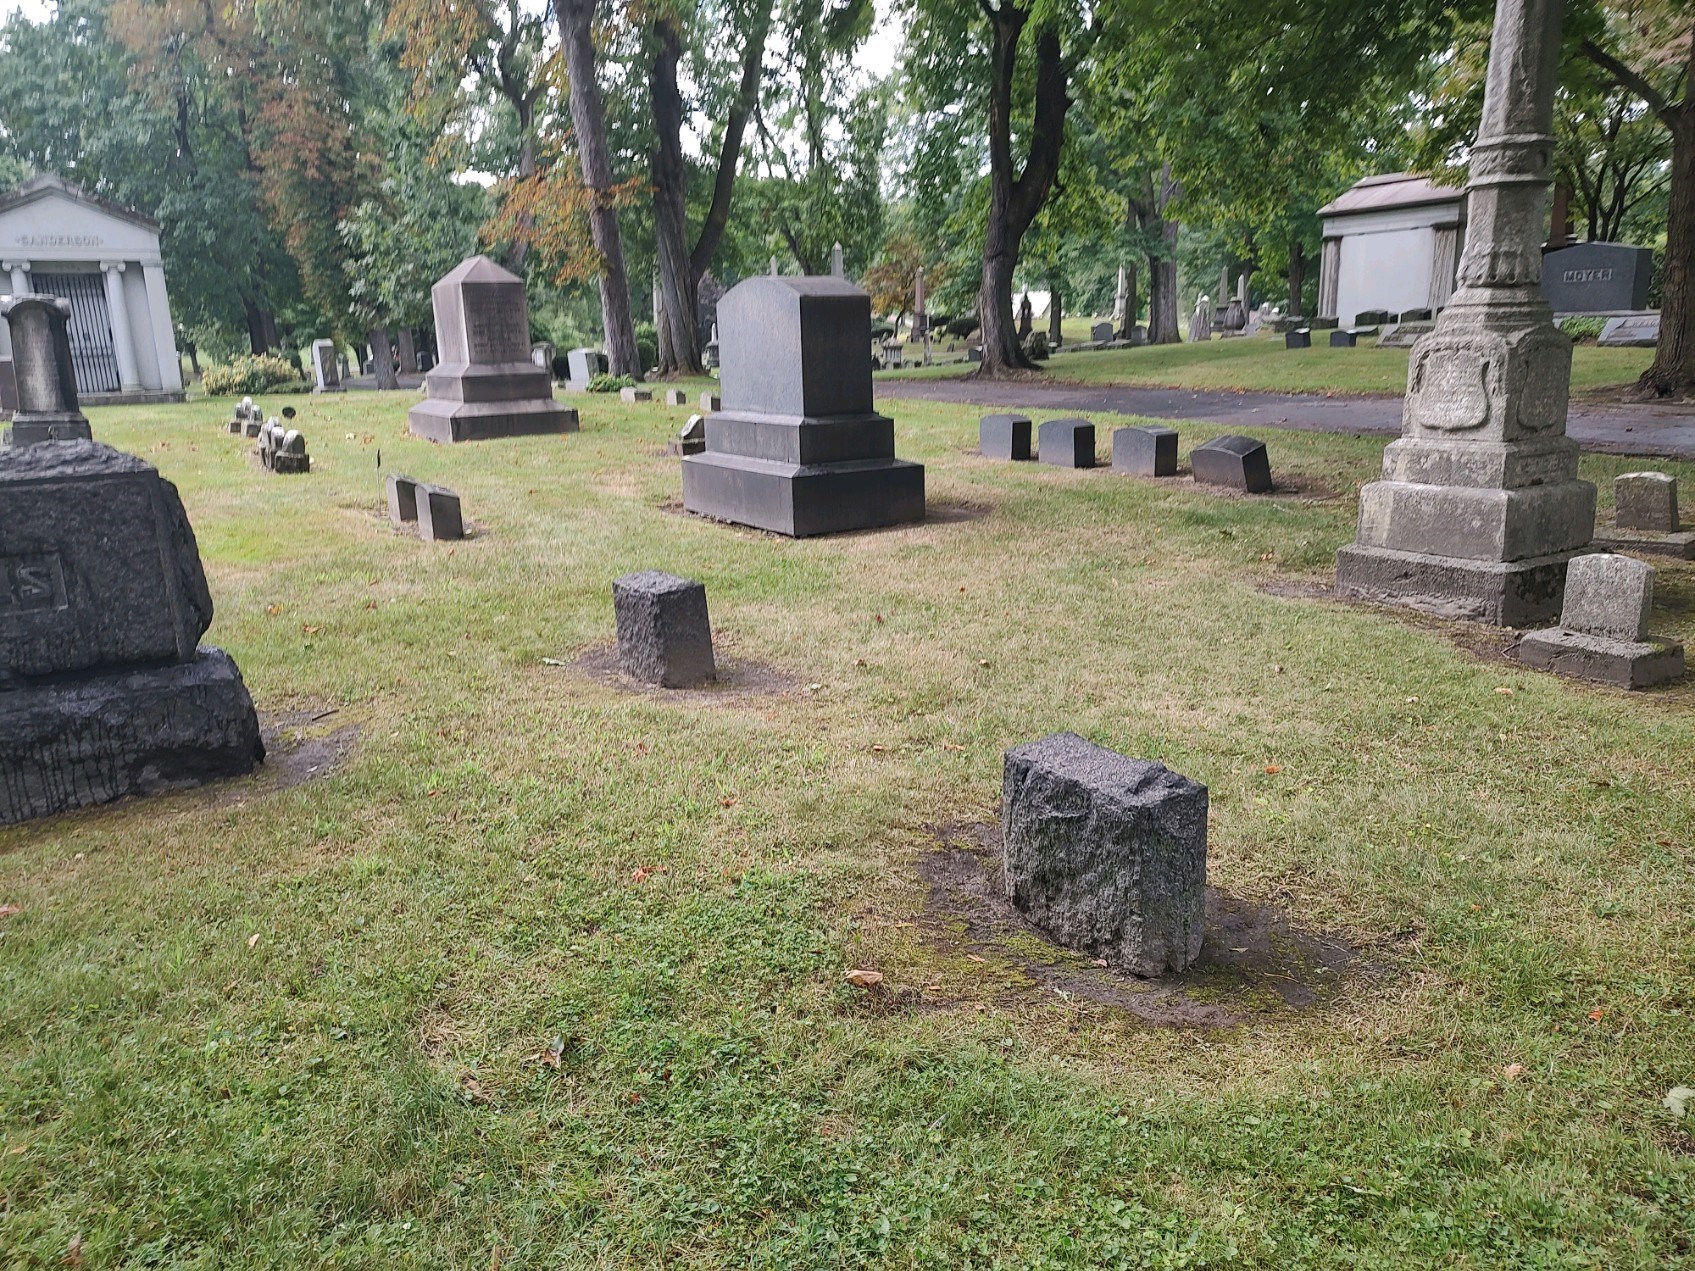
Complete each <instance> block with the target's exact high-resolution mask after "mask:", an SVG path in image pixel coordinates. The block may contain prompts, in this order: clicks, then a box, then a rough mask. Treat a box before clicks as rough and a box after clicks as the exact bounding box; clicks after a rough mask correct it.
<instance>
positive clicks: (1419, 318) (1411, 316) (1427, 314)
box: [1401, 309, 1436, 323]
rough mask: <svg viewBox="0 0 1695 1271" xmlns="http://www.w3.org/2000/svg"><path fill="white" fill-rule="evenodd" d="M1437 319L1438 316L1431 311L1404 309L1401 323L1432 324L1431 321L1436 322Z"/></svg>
mask: <svg viewBox="0 0 1695 1271" xmlns="http://www.w3.org/2000/svg"><path fill="white" fill-rule="evenodd" d="M1435 317H1436V314H1435V313H1434V312H1433V311H1432V310H1430V309H1402V310H1401V321H1402V322H1403V323H1406V322H1431V321H1434V320H1435Z"/></svg>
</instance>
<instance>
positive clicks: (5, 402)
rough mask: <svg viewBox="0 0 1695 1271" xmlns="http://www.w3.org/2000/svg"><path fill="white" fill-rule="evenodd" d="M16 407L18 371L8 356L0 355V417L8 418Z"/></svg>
mask: <svg viewBox="0 0 1695 1271" xmlns="http://www.w3.org/2000/svg"><path fill="white" fill-rule="evenodd" d="M17 408H18V372H17V368H16V367H14V366H13V365H12V359H11V358H9V357H0V419H10V418H11V417H12V412H13V411H15V410H16V409H17Z"/></svg>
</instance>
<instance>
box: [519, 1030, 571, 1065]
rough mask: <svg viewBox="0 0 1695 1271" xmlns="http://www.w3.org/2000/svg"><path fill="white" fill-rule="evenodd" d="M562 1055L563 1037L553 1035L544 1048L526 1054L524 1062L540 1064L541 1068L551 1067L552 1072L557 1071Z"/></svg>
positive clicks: (563, 1048) (563, 1050)
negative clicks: (531, 1053)
mask: <svg viewBox="0 0 1695 1271" xmlns="http://www.w3.org/2000/svg"><path fill="white" fill-rule="evenodd" d="M564 1056H565V1039H564V1038H563V1037H555V1038H554V1039H553V1040H552V1041H550V1042H548V1043H547V1049H546V1050H538V1051H537V1052H536V1053H535V1054H533V1055H530V1056H528V1057H527V1058H526V1059H525V1062H526V1063H532V1064H540V1065H541V1066H542V1067H543V1068H551V1069H553V1071H554V1072H558V1071H559V1066H560V1063H561V1062H562V1061H563V1059H564Z"/></svg>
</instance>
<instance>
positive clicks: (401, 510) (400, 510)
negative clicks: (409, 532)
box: [388, 472, 418, 525]
mask: <svg viewBox="0 0 1695 1271" xmlns="http://www.w3.org/2000/svg"><path fill="white" fill-rule="evenodd" d="M388 519H389V520H391V521H393V522H394V523H395V524H396V525H410V524H412V523H414V522H416V521H417V519H418V481H417V479H416V478H414V477H408V476H403V475H402V474H401V473H398V472H394V473H390V474H389V478H388Z"/></svg>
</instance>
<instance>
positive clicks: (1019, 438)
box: [977, 415, 1032, 460]
mask: <svg viewBox="0 0 1695 1271" xmlns="http://www.w3.org/2000/svg"><path fill="white" fill-rule="evenodd" d="M977 452H978V453H979V454H981V455H982V456H983V457H984V458H985V459H1006V460H1023V459H1029V458H1031V457H1032V456H1031V454H1030V417H1029V416H1028V415H984V416H983V418H982V419H980V420H979V421H978V422H977Z"/></svg>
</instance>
